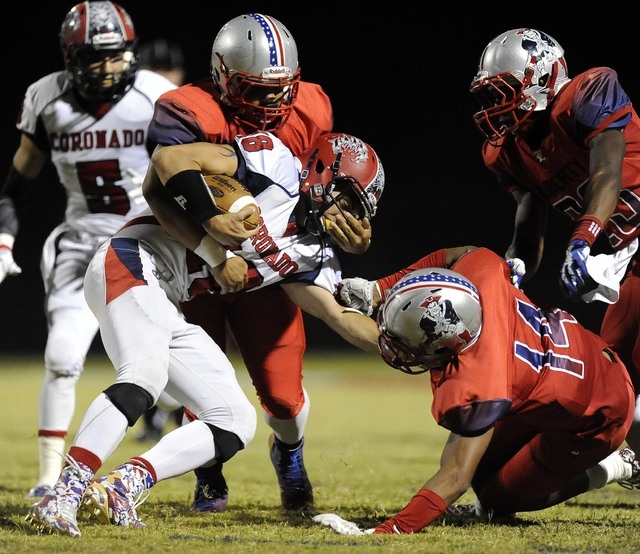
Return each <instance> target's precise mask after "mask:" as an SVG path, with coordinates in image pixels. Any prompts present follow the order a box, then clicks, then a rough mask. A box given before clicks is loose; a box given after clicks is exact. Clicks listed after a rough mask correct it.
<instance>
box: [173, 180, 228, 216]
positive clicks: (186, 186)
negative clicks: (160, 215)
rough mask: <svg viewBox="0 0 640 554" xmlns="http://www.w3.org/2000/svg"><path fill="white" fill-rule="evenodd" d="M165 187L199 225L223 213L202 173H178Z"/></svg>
mask: <svg viewBox="0 0 640 554" xmlns="http://www.w3.org/2000/svg"><path fill="white" fill-rule="evenodd" d="M164 186H165V188H166V189H167V190H168V191H169V192H170V193H171V194H172V195H173V197H174V198H175V199H176V201H177V202H178V204H180V205H181V206H182V208H183V209H184V211H186V212H187V213H188V214H189V215H190V216H191V217H192V218H193V219H194V220H195V221H196V222H197V223H199V224H202V223H204V222H205V221H207V220H208V219H211V218H212V217H214V216H216V215H218V214H220V213H221V212H220V210H219V209H218V207H217V206H216V204H215V202H214V201H213V197H212V196H211V193H210V192H209V189H208V188H207V184H206V183H205V181H204V178H203V177H202V173H200V171H198V170H197V169H185V170H184V171H181V172H180V173H176V174H175V175H174V176H173V177H171V178H170V179H169V180H168V181H167V182H166V183H165V185H164Z"/></svg>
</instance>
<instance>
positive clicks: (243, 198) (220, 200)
mask: <svg viewBox="0 0 640 554" xmlns="http://www.w3.org/2000/svg"><path fill="white" fill-rule="evenodd" d="M203 177H204V181H205V183H206V184H207V188H208V189H209V192H210V193H211V197H212V198H213V201H214V202H215V205H216V207H217V208H218V209H219V210H220V211H221V212H223V213H235V212H238V211H240V210H241V209H242V208H244V207H245V206H247V205H249V204H251V205H253V206H254V207H255V209H254V210H253V213H252V214H251V215H250V216H249V217H247V218H245V220H244V227H245V229H247V230H252V229H255V228H256V227H257V226H258V225H259V223H260V207H259V206H258V203H257V202H256V199H255V198H254V197H253V194H251V193H250V192H249V191H248V190H247V189H246V188H245V187H244V185H243V184H242V183H241V182H240V181H237V180H236V179H234V178H233V177H229V175H203Z"/></svg>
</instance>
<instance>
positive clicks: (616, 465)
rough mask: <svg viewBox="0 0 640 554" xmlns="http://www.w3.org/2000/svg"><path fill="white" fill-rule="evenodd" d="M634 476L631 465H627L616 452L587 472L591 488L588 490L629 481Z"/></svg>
mask: <svg viewBox="0 0 640 554" xmlns="http://www.w3.org/2000/svg"><path fill="white" fill-rule="evenodd" d="M632 474H633V468H632V467H631V464H627V463H625V462H624V461H623V460H622V457H621V456H620V454H619V453H618V451H617V450H616V451H615V452H612V453H611V454H609V455H608V456H607V457H606V458H605V459H604V460H602V461H601V462H600V463H598V465H597V466H595V467H592V468H591V469H588V470H587V476H588V477H589V488H588V489H587V490H590V491H591V490H594V489H600V488H602V487H604V486H605V485H608V484H609V483H617V482H619V481H624V480H625V479H629V478H630V477H631V476H632Z"/></svg>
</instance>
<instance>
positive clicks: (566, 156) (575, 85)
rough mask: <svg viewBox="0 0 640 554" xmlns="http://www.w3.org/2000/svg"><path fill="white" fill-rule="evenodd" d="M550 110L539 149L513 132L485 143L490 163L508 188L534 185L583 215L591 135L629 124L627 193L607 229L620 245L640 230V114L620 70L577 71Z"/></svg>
mask: <svg viewBox="0 0 640 554" xmlns="http://www.w3.org/2000/svg"><path fill="white" fill-rule="evenodd" d="M549 111H550V113H549V118H550V121H549V130H548V131H547V133H546V134H545V135H544V136H543V138H542V140H541V142H540V144H539V146H538V147H537V148H535V149H533V148H531V147H530V146H529V145H528V144H526V142H525V141H523V140H522V139H521V138H519V137H518V136H514V135H507V136H505V137H504V138H503V139H502V140H501V141H500V142H499V143H498V144H496V145H493V144H490V143H489V142H485V144H484V146H483V151H482V154H483V157H484V161H485V164H486V165H487V167H488V168H489V169H490V170H492V171H494V172H496V173H498V174H499V175H501V177H502V182H503V184H504V185H505V186H506V187H507V190H509V191H513V190H515V189H518V188H523V189H526V190H531V191H532V192H534V193H535V194H536V195H538V196H540V197H541V198H543V199H545V201H546V202H547V203H549V204H551V205H553V206H554V207H555V208H556V209H558V210H560V211H561V212H563V213H565V214H566V215H567V216H569V217H570V218H571V219H573V220H577V219H578V218H579V217H580V216H581V215H582V214H583V212H584V191H583V188H584V185H585V184H586V182H587V180H588V179H589V147H588V142H589V140H590V139H591V138H592V137H593V136H595V135H597V134H598V133H601V132H602V131H604V130H605V129H619V128H622V127H624V131H623V133H624V137H625V140H626V143H627V148H626V153H625V157H624V163H623V166H622V192H621V194H620V199H619V200H618V205H617V206H616V210H615V212H614V214H613V215H612V216H611V218H610V219H609V221H608V222H607V224H606V226H605V233H606V235H607V236H608V238H609V242H610V243H611V246H613V247H614V248H615V249H616V250H617V249H618V248H621V247H624V246H626V245H627V244H628V243H630V242H631V241H632V240H633V239H634V238H635V237H637V236H639V235H640V118H638V115H637V114H636V112H635V111H634V110H633V107H632V105H631V101H630V100H629V97H628V96H627V94H626V93H625V92H624V90H623V89H622V87H621V86H620V83H619V82H618V78H617V75H616V73H615V71H613V70H612V69H610V68H606V67H597V68H593V69H590V70H588V71H586V72H584V73H581V74H580V75H577V76H576V77H574V78H573V79H571V81H570V82H569V83H568V84H566V85H565V86H564V87H563V88H562V89H560V92H559V93H558V95H557V96H556V98H555V99H554V101H553V103H552V104H551V108H550V110H549Z"/></svg>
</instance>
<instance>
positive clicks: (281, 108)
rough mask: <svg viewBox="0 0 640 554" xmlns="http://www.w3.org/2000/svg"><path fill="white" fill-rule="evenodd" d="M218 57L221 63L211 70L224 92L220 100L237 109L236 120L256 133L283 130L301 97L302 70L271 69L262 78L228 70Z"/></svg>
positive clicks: (220, 57) (265, 71)
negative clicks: (296, 100)
mask: <svg viewBox="0 0 640 554" xmlns="http://www.w3.org/2000/svg"><path fill="white" fill-rule="evenodd" d="M215 55H216V56H217V57H218V58H219V64H218V67H215V66H214V67H212V72H213V75H214V82H217V83H218V85H219V87H220V89H221V93H222V94H221V100H222V101H223V102H224V103H225V104H226V105H228V106H230V107H231V108H233V109H234V110H235V112H236V113H235V117H236V119H238V120H240V122H241V123H242V124H243V126H244V127H248V128H250V129H254V130H257V131H275V130H277V129H279V128H280V127H282V126H283V125H284V124H285V122H286V121H287V119H288V118H289V115H290V114H291V110H292V109H293V103H294V102H295V99H296V97H297V95H298V85H299V82H300V69H299V68H298V69H297V70H296V71H295V73H291V71H290V70H289V68H286V67H285V68H277V67H268V68H266V69H265V70H264V71H263V76H255V75H251V74H250V73H246V72H244V71H234V70H229V69H228V68H227V66H226V65H225V64H224V60H223V58H222V56H221V55H220V54H219V53H215ZM264 74H266V75H264ZM269 74H271V75H272V76H269ZM278 75H280V76H278Z"/></svg>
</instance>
